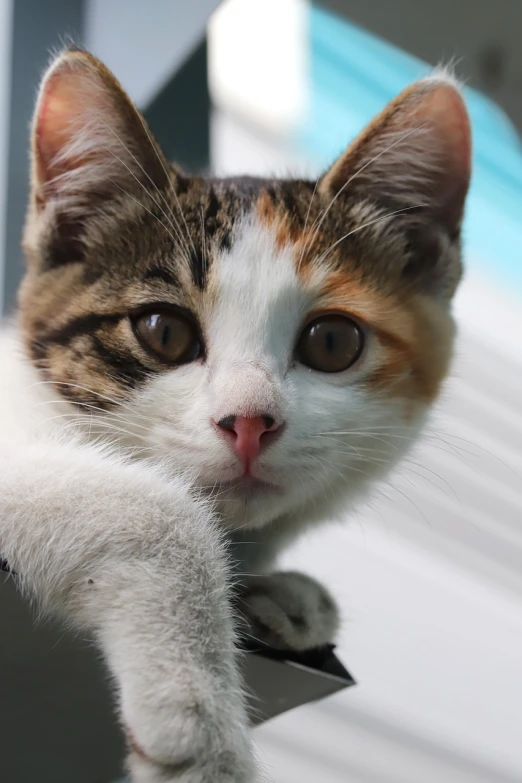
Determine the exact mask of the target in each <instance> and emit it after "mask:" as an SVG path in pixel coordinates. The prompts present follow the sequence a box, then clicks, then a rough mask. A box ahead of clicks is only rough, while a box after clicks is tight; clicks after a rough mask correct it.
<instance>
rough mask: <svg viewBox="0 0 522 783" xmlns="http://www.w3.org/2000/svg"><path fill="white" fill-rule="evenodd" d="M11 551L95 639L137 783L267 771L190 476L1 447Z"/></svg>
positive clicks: (4, 526)
mask: <svg viewBox="0 0 522 783" xmlns="http://www.w3.org/2000/svg"><path fill="white" fill-rule="evenodd" d="M0 504H1V505H0V551H1V552H2V554H3V555H4V556H5V557H6V558H7V559H8V561H9V563H10V564H11V566H12V568H13V569H14V570H15V571H16V572H17V573H18V574H19V575H20V578H21V580H22V584H23V586H24V587H25V588H26V590H27V591H28V592H29V593H30V594H31V595H32V596H33V597H34V598H36V599H37V600H38V601H39V603H40V604H42V605H43V606H44V607H45V608H47V609H49V610H52V611H58V612H59V613H60V614H61V615H62V616H65V618H66V619H68V620H69V621H70V622H71V623H73V624H75V625H77V626H80V627H82V628H88V629H90V630H92V631H94V632H95V634H96V636H97V638H98V639H99V642H100V644H101V647H102V649H103V651H104V653H105V656H106V659H107V662H108V665H109V667H110V669H111V671H112V673H113V675H114V678H115V680H116V683H117V688H118V692H119V703H120V709H121V719H122V723H123V724H124V726H125V728H126V730H127V732H128V736H129V744H130V746H131V747H132V748H133V750H131V753H130V756H129V766H130V771H131V775H132V779H133V781H135V782H136V783H138V782H139V783H153V782H156V781H157V782H158V783H159V781H161V782H162V783H170V782H171V781H172V783H173V782H174V781H176V783H218V781H219V783H247V782H248V781H252V780H253V779H254V777H255V773H254V770H253V761H252V754H251V749H250V741H249V736H248V729H247V719H246V715H245V706H244V702H243V695H242V692H241V687H240V681H239V675H238V671H237V668H236V662H235V647H234V631H233V623H232V617H231V610H230V607H229V600H228V567H227V563H226V559H225V557H224V553H223V549H222V543H221V540H220V537H219V534H218V532H217V531H216V528H215V527H214V524H213V521H212V518H211V515H210V513H209V511H208V509H207V508H206V506H205V505H203V504H201V503H200V502H199V501H196V500H194V499H193V498H192V497H191V495H190V492H189V490H188V489H187V487H186V486H185V485H184V484H183V483H182V482H181V481H179V482H172V481H167V480H166V479H165V478H163V477H162V476H161V475H160V474H159V473H156V472H155V471H154V470H153V469H152V468H151V469H147V468H146V467H143V466H141V465H137V464H132V465H131V464H125V463H124V462H121V461H118V460H117V459H115V458H113V457H112V456H110V455H108V454H104V453H103V452H102V451H100V450H97V449H96V448H94V447H92V448H91V447H88V448H86V447H83V448H81V449H80V448H77V447H68V446H63V445H60V444H57V443H46V444H27V445H25V446H24V447H21V446H19V447H14V446H12V445H11V444H5V443H4V444H2V443H0Z"/></svg>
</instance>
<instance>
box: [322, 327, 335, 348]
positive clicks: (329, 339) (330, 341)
mask: <svg viewBox="0 0 522 783" xmlns="http://www.w3.org/2000/svg"><path fill="white" fill-rule="evenodd" d="M324 341H325V343H326V350H327V351H328V353H334V352H335V349H336V347H337V345H336V344H337V340H336V334H335V332H334V331H330V332H326V334H325V336H324Z"/></svg>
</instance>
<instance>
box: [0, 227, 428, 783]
mask: <svg viewBox="0 0 522 783" xmlns="http://www.w3.org/2000/svg"><path fill="white" fill-rule="evenodd" d="M295 260H296V259H295V258H294V257H293V254H292V252H291V251H290V250H289V249H284V250H277V248H276V245H275V241H274V237H273V236H272V235H271V233H270V231H269V230H268V229H267V228H264V227H262V226H260V225H259V224H258V223H256V221H255V220H254V218H253V217H251V216H250V217H248V216H247V217H246V218H245V219H244V221H243V223H242V225H241V227H240V229H239V231H238V235H237V241H236V242H235V243H234V244H233V247H232V249H231V250H230V251H229V252H225V253H223V254H222V255H221V256H219V257H217V258H216V259H215V260H214V262H213V264H212V266H211V270H210V275H211V277H210V280H209V296H208V297H206V300H207V302H208V304H207V305H206V308H207V309H206V310H205V311H204V312H203V313H202V314H200V315H201V319H202V327H203V330H204V332H205V334H206V335H208V344H207V361H206V362H205V363H199V362H194V363H193V364H189V365H185V366H183V367H180V368H178V369H175V370H173V371H171V372H168V373H164V374H160V375H158V376H156V377H154V378H152V379H151V380H150V381H149V382H148V383H147V384H146V385H145V386H144V387H143V388H141V389H140V390H138V391H137V392H136V393H135V394H134V396H133V397H132V399H130V400H129V402H128V404H126V405H124V406H122V407H120V408H119V409H118V408H117V409H116V410H115V411H112V412H111V413H105V414H103V413H101V414H96V417H95V418H93V419H92V421H93V423H94V421H96V426H93V427H92V430H91V436H90V438H89V428H87V427H85V426H82V425H83V424H85V423H86V422H87V423H88V422H90V419H89V416H88V415H87V414H85V413H78V412H76V411H75V410H74V409H73V407H72V406H71V405H70V404H69V403H68V402H65V401H63V400H61V398H60V394H59V388H52V387H51V386H50V385H48V384H45V383H42V379H41V378H40V377H39V375H38V373H37V371H36V370H35V369H33V368H32V367H31V366H30V364H29V362H28V361H27V360H26V359H25V358H24V356H23V353H22V351H21V349H20V347H19V341H18V338H17V336H16V328H11V329H9V330H6V331H5V332H4V333H3V335H2V337H1V338H0V339H1V343H0V351H1V356H2V365H3V372H2V381H1V384H0V497H1V499H2V507H1V513H0V551H1V552H2V554H3V555H4V556H5V557H7V559H8V560H9V562H10V563H11V565H12V566H13V568H14V569H15V570H16V571H17V572H19V574H20V575H21V576H22V579H23V584H24V585H25V587H26V589H27V590H28V591H29V592H30V593H31V594H32V595H33V596H36V597H37V598H38V601H39V602H40V603H41V604H43V605H44V606H45V607H49V608H50V609H52V610H55V611H56V610H57V611H59V612H60V613H62V614H63V615H64V616H65V617H66V618H67V619H68V621H69V622H72V623H75V624H78V625H80V626H82V627H85V628H89V629H91V630H93V631H94V632H95V633H96V635H97V637H98V639H99V641H100V643H101V645H102V648H103V650H104V651H105V655H106V658H107V661H108V663H109V666H110V667H111V670H112V672H113V674H114V677H115V679H116V681H117V684H118V690H119V693H120V702H121V711H122V720H123V722H124V723H125V725H126V726H127V727H128V729H129V731H130V732H131V733H132V736H133V737H134V738H135V740H136V741H137V742H138V744H139V745H140V746H141V748H142V749H143V750H144V752H145V753H146V755H147V756H148V758H149V760H148V761H147V760H143V759H140V758H138V757H137V756H135V755H134V756H132V757H131V760H132V770H133V775H134V780H135V781H146V782H147V783H152V781H156V780H158V781H160V780H162V781H170V780H172V781H174V780H175V781H186V783H203V781H205V783H209V782H210V781H213V782H214V781H216V783H217V781H220V783H221V782H222V781H223V783H225V782H226V781H230V782H232V781H234V782H235V783H240V781H241V783H245V782H246V781H249V780H252V779H253V776H254V772H253V766H252V758H251V752H250V750H249V741H248V738H247V733H246V726H247V720H246V717H245V712H244V704H243V696H242V694H241V690H240V687H239V679H238V673H237V670H236V666H235V662H234V649H233V639H234V632H233V624H232V618H231V612H230V609H229V602H228V599H227V596H228V593H227V589H228V588H227V579H228V574H229V571H230V568H229V566H228V565H227V561H226V554H225V551H224V546H225V545H224V542H223V540H222V538H221V535H220V533H219V532H218V524H217V523H218V522H219V523H221V529H222V530H223V529H225V530H228V531H229V541H231V542H232V545H233V547H235V548H234V549H233V554H234V556H235V557H236V559H237V564H236V565H237V567H238V569H239V570H240V571H241V572H242V573H244V572H245V571H248V572H260V571H262V569H263V568H266V567H267V566H268V565H269V564H271V562H272V561H273V559H274V557H275V556H276V555H277V552H278V550H279V549H280V546H281V544H282V542H283V541H286V540H287V539H288V538H289V537H291V536H293V535H295V534H296V533H297V532H298V531H299V530H301V529H302V528H303V526H305V525H307V524H310V523H312V522H317V521H320V520H321V519H325V518H328V517H329V516H331V515H332V514H334V513H336V510H337V508H338V507H339V506H340V505H342V507H343V508H344V507H346V505H347V504H348V503H350V502H352V501H353V500H354V499H355V498H356V497H358V496H359V495H360V494H361V493H362V492H363V491H364V490H366V489H367V488H368V486H369V485H370V484H371V483H372V482H374V481H375V480H376V479H377V478H378V477H380V476H382V475H383V474H384V473H386V472H387V471H388V470H389V468H390V467H391V466H392V465H393V464H394V463H395V462H396V460H397V459H398V458H399V457H400V456H401V454H403V453H404V451H405V450H406V449H407V448H408V446H409V443H410V440H409V439H410V438H413V437H414V436H415V435H416V434H417V431H418V427H419V424H420V421H421V420H422V415H423V411H422V410H420V409H419V410H418V411H417V415H415V416H413V418H412V417H411V401H410V403H409V405H410V415H409V418H407V416H406V403H405V402H401V401H400V400H397V399H395V400H391V399H387V398H386V397H384V396H383V397H376V396H372V395H371V394H370V393H369V392H367V391H362V387H361V386H360V385H359V384H356V383H355V381H360V380H361V378H363V377H364V376H365V374H367V373H369V372H371V370H372V369H374V368H375V364H376V357H377V356H378V352H379V346H378V344H377V342H376V339H375V338H374V339H373V340H372V339H370V340H369V343H368V348H367V350H366V354H365V357H364V358H363V360H362V361H361V362H360V364H359V366H357V367H354V368H353V369H352V370H348V371H346V372H344V373H340V374H339V375H323V374H321V373H315V372H313V371H310V370H308V369H307V368H305V367H303V366H300V365H299V364H297V363H296V362H295V360H294V357H293V349H294V346H295V343H296V340H297V337H298V335H299V331H300V328H301V326H302V323H303V319H304V318H305V316H306V314H307V313H308V312H310V311H311V310H313V309H314V307H316V306H317V304H318V299H317V290H316V288H315V285H314V283H313V282H312V284H307V287H306V288H305V286H304V283H303V282H302V281H301V279H300V278H299V277H298V276H297V274H296V272H295ZM212 292H213V295H210V293H212ZM253 412H257V413H261V412H262V413H268V414H270V415H272V416H274V417H275V418H276V419H278V420H279V421H280V422H282V421H284V422H286V429H285V431H284V433H283V435H282V436H281V437H280V439H279V440H277V441H276V442H275V443H274V444H273V445H271V446H270V447H269V448H268V449H267V450H266V451H265V452H264V453H263V454H262V456H261V457H260V459H259V461H258V463H256V468H255V470H256V475H257V476H258V477H259V478H262V479H264V480H266V481H267V482H275V483H276V484H277V486H278V489H277V490H276V491H267V490H263V489H259V490H252V491H251V492H249V491H239V490H235V489H233V488H227V489H220V488H219V484H220V482H223V481H230V480H233V479H235V478H239V476H240V473H241V470H240V466H239V464H238V463H237V461H236V459H235V457H234V455H233V453H232V452H231V450H230V449H229V447H228V446H227V444H226V442H225V441H224V439H222V438H221V437H220V436H219V434H218V433H217V432H216V431H215V428H214V427H213V426H212V423H211V419H213V418H214V419H218V418H220V417H221V416H225V415H227V414H231V413H235V414H240V413H243V414H248V413H253ZM381 427H392V429H391V430H382V431H381V429H380V428H381ZM394 427H395V428H397V429H396V430H394V429H393V428H394ZM394 432H397V433H398V432H400V435H401V437H400V438H394V437H393V434H394ZM94 433H96V435H95V434H94ZM100 433H101V435H102V441H103V443H100V442H99V441H100ZM322 433H335V434H331V435H329V434H322ZM338 433H340V434H338ZM103 444H105V445H103ZM142 449H144V450H143V451H142ZM147 449H150V451H147ZM151 455H152V456H151ZM213 489H214V490H216V492H215V493H214V495H217V497H214V495H213V492H212V490H213ZM209 498H213V506H212V509H211V506H210V502H211V501H210V499H209ZM249 528H250V529H251V528H263V529H262V530H260V531H259V532H258V533H257V535H256V538H257V540H258V541H259V544H258V546H256V547H252V546H246V545H243V544H242V542H243V540H244V536H243V532H244V530H245V529H246V530H247V533H246V536H245V538H246V539H248V538H249V536H251V532H250V533H249V532H248V529H249ZM278 579H279V580H280V581H281V577H278ZM294 582H295V579H294V578H293V577H291V578H290V581H288V579H286V580H285V579H283V580H282V581H281V585H279V588H278V589H280V592H281V595H282V597H283V599H284V600H282V604H281V605H282V606H283V608H284V607H285V606H290V607H295V602H294V601H293V599H292V598H291V597H290V598H288V595H289V594H290V593H289V590H290V588H291V584H292V583H294ZM297 584H298V585H300V586H301V588H302V587H303V583H302V581H301V582H300V581H299V579H298V580H297ZM276 587H277V585H276ZM269 592H270V591H269ZM320 598H321V588H319V587H318V588H317V592H314V588H313V585H312V583H311V582H310V584H309V585H307V586H306V590H303V591H302V599H301V602H300V604H299V606H301V605H302V606H303V611H304V612H306V611H307V607H308V608H310V607H311V609H310V612H309V614H310V613H311V615H312V617H313V616H321V613H320V611H319V609H318V607H319V603H318V602H319V601H320ZM263 605H265V606H270V607H271V609H270V612H269V613H268V614H269V615H270V617H271V618H272V619H270V617H268V618H266V617H265V619H264V622H267V623H268V624H269V625H270V627H272V628H273V629H274V631H277V632H280V631H281V629H283V631H284V628H285V627H286V626H285V623H284V613H283V614H281V612H279V613H278V611H277V610H276V609H275V607H276V605H277V602H276V604H274V602H273V596H270V595H268V594H267V598H266V600H265V601H264V604H263V600H262V601H261V606H263ZM259 606H260V604H259V601H258V600H257V601H254V604H253V605H252V611H251V614H252V616H253V617H254V620H255V618H256V617H258V615H259V611H260V609H259ZM247 608H248V607H247ZM332 612H333V614H331V616H329V617H326V615H325V616H324V617H323V622H322V623H319V624H318V633H319V635H320V637H321V638H322V636H321V634H323V633H324V634H330V633H331V632H332V631H333V629H334V627H335V623H336V616H335V610H334V609H333V608H332ZM287 614H288V612H287ZM281 618H283V619H281ZM287 630H288V634H289V640H290V643H292V640H293V643H294V644H297V645H298V646H299V644H301V646H304V645H305V643H307V642H310V640H311V641H317V639H318V637H317V634H316V635H314V634H313V633H312V635H305V636H303V635H302V634H301V637H300V638H301V642H299V640H298V637H297V636H295V634H294V635H293V636H292V633H293V631H292V629H291V628H290V627H289V628H288V629H287ZM294 630H295V629H294ZM312 630H313V629H312ZM288 634H287V635H288ZM327 638H328V637H327ZM185 762H187V764H186V765H185ZM226 763H228V765H229V766H228V767H226ZM176 765H181V766H178V767H177V768H176ZM223 765H225V766H223ZM183 770H184V771H183ZM227 770H228V771H227Z"/></svg>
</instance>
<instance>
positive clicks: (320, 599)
mask: <svg viewBox="0 0 522 783" xmlns="http://www.w3.org/2000/svg"><path fill="white" fill-rule="evenodd" d="M240 597H241V604H240V608H241V612H242V614H243V615H244V617H245V619H246V622H247V623H248V628H247V632H248V633H249V634H250V635H251V636H252V637H254V639H258V640H260V641H262V642H264V643H265V644H269V645H270V646H271V647H275V648H277V649H283V650H285V649H286V650H288V649H289V650H296V651H300V650H309V649H313V648H315V647H322V646H323V645H325V644H328V643H329V642H332V641H333V639H334V638H335V634H336V632H337V628H338V625H339V613H338V610H337V606H336V604H335V601H334V600H333V598H332V596H331V595H330V593H329V592H328V590H326V588H325V587H323V586H322V585H321V584H320V583H319V582H317V581H316V580H315V579H312V578H311V577H309V576H306V575H305V574H300V573H297V572H293V571H289V572H281V573H276V574H270V575H268V576H255V577H249V578H248V579H247V580H246V581H245V583H244V586H243V589H242V591H241V596H240Z"/></svg>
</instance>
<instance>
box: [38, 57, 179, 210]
mask: <svg viewBox="0 0 522 783" xmlns="http://www.w3.org/2000/svg"><path fill="white" fill-rule="evenodd" d="M31 151H32V203H33V207H34V208H36V210H37V211H41V210H44V209H45V208H46V207H47V206H48V205H49V204H55V205H56V204H57V205H58V208H59V210H60V212H61V214H62V215H63V214H65V215H68V214H69V215H71V216H76V217H78V218H80V219H82V218H83V217H85V216H88V215H89V214H90V213H93V212H96V210H97V209H98V208H99V206H100V203H101V202H103V201H104V200H106V199H108V198H111V196H114V195H117V194H118V192H120V195H121V193H122V192H128V193H136V194H137V193H138V192H139V190H140V189H141V188H142V187H145V188H146V189H147V190H149V191H150V190H154V188H155V187H160V188H161V187H162V186H164V185H165V184H166V181H167V178H168V176H167V173H166V166H165V161H164V160H163V158H162V156H161V152H160V151H159V149H158V148H157V146H156V144H155V142H154V141H153V139H152V136H151V135H150V133H149V131H148V130H147V128H146V125H145V123H144V120H143V118H142V117H141V115H140V114H139V113H138V111H137V110H136V109H135V107H134V106H133V104H132V102H131V100H130V99H129V98H128V96H127V95H126V93H125V92H124V90H123V89H122V87H121V86H120V85H119V83H118V82H117V81H116V79H115V78H114V76H113V75H112V74H111V73H110V72H109V71H108V70H107V68H105V67H104V66H103V65H102V63H100V62H99V61H98V60H97V59H96V58H95V57H93V56H91V55H90V54H88V53H86V52H83V51H80V50H69V51H66V52H64V53H63V54H61V55H59V56H58V57H57V58H56V59H55V60H54V62H53V63H52V64H51V66H50V67H49V69H48V70H47V72H46V74H45V75H44V78H43V81H42V84H41V87H40V92H39V95H38V100H37V104H36V110H35V113H34V118H33V126H32V145H31ZM138 198H139V196H138Z"/></svg>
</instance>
